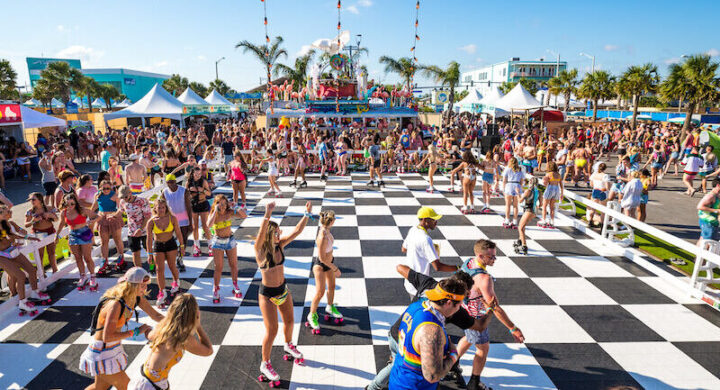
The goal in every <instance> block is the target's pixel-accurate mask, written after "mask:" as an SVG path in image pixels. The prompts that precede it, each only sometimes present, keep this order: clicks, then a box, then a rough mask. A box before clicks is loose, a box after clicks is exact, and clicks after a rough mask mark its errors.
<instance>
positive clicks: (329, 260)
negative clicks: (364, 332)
mask: <svg viewBox="0 0 720 390" xmlns="http://www.w3.org/2000/svg"><path fill="white" fill-rule="evenodd" d="M334 224H335V212H333V211H332V210H330V211H323V212H321V213H320V231H319V232H318V237H317V239H316V240H315V244H316V245H317V247H318V248H321V250H319V251H318V257H317V258H314V259H313V262H312V271H313V275H314V276H315V288H316V290H315V295H314V296H313V299H312V302H311V304H310V313H309V314H308V322H309V323H311V324H313V325H317V323H318V320H317V318H318V316H317V309H318V305H319V304H320V300H321V299H322V297H323V295H325V288H326V286H327V302H328V304H327V306H326V307H325V313H326V314H325V317H324V318H325V321H326V322H329V321H330V317H332V318H333V320H334V322H335V323H336V324H341V323H342V322H343V319H342V318H343V316H342V314H340V312H339V311H338V310H337V309H336V308H335V305H334V300H335V280H336V278H338V277H340V274H341V273H340V268H338V266H337V265H335V258H334V256H333V243H334V242H335V239H334V237H333V235H332V233H331V232H330V228H331V227H332V226H333V225H334ZM311 317H312V319H313V320H314V321H311ZM312 328H313V330H314V329H318V333H319V329H320V327H319V326H313V327H312Z"/></svg>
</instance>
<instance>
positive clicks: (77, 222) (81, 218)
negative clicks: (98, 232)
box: [65, 212, 87, 228]
mask: <svg viewBox="0 0 720 390" xmlns="http://www.w3.org/2000/svg"><path fill="white" fill-rule="evenodd" d="M85 222H87V217H86V216H84V215H82V214H81V213H78V216H77V217H75V218H73V219H68V217H67V212H66V213H65V223H66V224H68V225H69V226H70V228H72V227H73V226H77V225H82V224H84V223H85Z"/></svg>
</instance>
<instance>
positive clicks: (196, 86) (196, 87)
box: [188, 81, 208, 96]
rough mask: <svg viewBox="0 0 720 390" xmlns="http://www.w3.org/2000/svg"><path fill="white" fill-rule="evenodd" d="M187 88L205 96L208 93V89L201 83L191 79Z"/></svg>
mask: <svg viewBox="0 0 720 390" xmlns="http://www.w3.org/2000/svg"><path fill="white" fill-rule="evenodd" d="M188 88H190V89H192V90H193V91H194V92H195V93H196V94H198V95H200V96H207V94H208V89H207V88H206V87H205V86H204V85H203V84H202V83H199V82H197V81H192V82H191V83H190V84H189V85H188Z"/></svg>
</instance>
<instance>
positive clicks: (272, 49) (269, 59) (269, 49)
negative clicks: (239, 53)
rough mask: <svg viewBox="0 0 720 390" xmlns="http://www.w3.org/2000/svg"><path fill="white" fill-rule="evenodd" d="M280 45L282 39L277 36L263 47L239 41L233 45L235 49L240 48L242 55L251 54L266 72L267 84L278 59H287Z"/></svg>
mask: <svg viewBox="0 0 720 390" xmlns="http://www.w3.org/2000/svg"><path fill="white" fill-rule="evenodd" d="M282 44H283V38H282V37H281V36H277V37H275V39H274V40H273V41H272V42H267V43H266V44H263V45H256V44H254V43H252V42H250V41H241V42H239V43H238V44H237V45H235V48H236V49H238V48H242V49H243V53H248V52H249V53H251V54H252V55H254V56H255V58H257V59H258V61H260V62H261V63H262V64H263V66H264V67H265V69H266V70H267V78H268V84H269V83H271V81H272V80H271V78H270V72H271V71H272V68H273V66H275V64H276V63H277V61H278V60H279V59H280V57H282V56H285V57H286V58H287V51H286V50H285V49H283V48H282V47H281V46H282Z"/></svg>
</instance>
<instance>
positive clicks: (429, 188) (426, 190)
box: [425, 186, 435, 194]
mask: <svg viewBox="0 0 720 390" xmlns="http://www.w3.org/2000/svg"><path fill="white" fill-rule="evenodd" d="M425 192H429V193H431V194H432V193H433V192H435V187H433V186H430V187H428V188H427V189H425Z"/></svg>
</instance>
